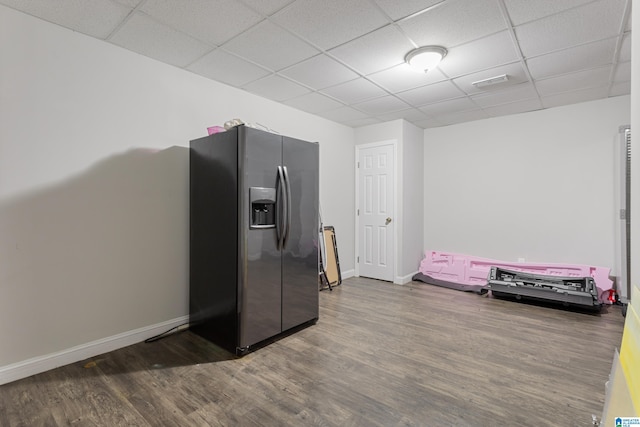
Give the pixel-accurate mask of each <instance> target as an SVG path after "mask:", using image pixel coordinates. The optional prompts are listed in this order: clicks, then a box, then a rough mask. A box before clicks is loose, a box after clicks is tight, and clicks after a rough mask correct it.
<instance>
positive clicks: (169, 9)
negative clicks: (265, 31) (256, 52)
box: [140, 0, 263, 45]
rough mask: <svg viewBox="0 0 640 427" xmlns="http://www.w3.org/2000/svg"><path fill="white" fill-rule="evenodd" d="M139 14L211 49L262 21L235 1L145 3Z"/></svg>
mask: <svg viewBox="0 0 640 427" xmlns="http://www.w3.org/2000/svg"><path fill="white" fill-rule="evenodd" d="M140 10H142V11H143V12H145V13H147V14H148V15H150V16H152V17H153V18H155V19H156V20H158V21H160V22H163V23H165V24H166V25H169V26H171V27H173V28H176V29H178V30H180V31H182V32H184V33H186V34H189V35H190V36H192V37H194V38H196V39H198V40H202V41H204V42H207V43H210V44H214V45H221V44H222V43H224V42H225V41H227V40H229V39H230V38H231V37H233V36H235V35H238V34H240V33H241V32H242V31H244V30H246V29H248V28H249V27H251V26H253V25H255V24H257V23H258V22H260V21H261V20H262V19H263V18H262V16H260V14H258V13H256V12H254V11H252V10H251V9H249V8H248V7H246V6H244V5H243V4H242V3H239V2H237V1H235V0H189V1H175V0H147V1H146V2H145V3H144V4H143V5H142V7H141V9H140Z"/></svg>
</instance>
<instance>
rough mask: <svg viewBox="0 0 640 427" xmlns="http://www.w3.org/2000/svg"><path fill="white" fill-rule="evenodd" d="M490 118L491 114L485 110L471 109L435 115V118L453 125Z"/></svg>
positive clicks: (444, 123)
mask: <svg viewBox="0 0 640 427" xmlns="http://www.w3.org/2000/svg"><path fill="white" fill-rule="evenodd" d="M487 118H489V115H488V114H487V113H485V112H484V111H483V110H469V111H460V112H455V113H449V114H443V115H441V116H434V119H435V120H437V121H438V122H440V123H442V124H443V125H453V124H456V123H463V122H471V121H474V120H482V119H487Z"/></svg>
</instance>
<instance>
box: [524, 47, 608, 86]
mask: <svg viewBox="0 0 640 427" xmlns="http://www.w3.org/2000/svg"><path fill="white" fill-rule="evenodd" d="M616 41H617V39H616V38H615V37H612V38H608V39H605V40H599V41H597V42H594V43H589V44H584V45H580V46H576V47H572V48H569V49H565V50H560V51H557V52H553V53H549V54H546V55H542V56H537V57H535V58H531V59H528V60H527V66H528V67H529V73H531V77H532V78H533V79H534V80H538V79H542V78H544V77H550V76H554V75H558V74H566V73H572V72H576V71H581V70H586V69H589V68H594V67H598V66H601V65H606V64H611V63H613V52H614V50H615V47H616Z"/></svg>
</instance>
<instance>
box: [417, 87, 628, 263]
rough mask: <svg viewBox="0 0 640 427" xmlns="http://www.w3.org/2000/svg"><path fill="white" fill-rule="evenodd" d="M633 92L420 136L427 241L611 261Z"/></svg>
mask: <svg viewBox="0 0 640 427" xmlns="http://www.w3.org/2000/svg"><path fill="white" fill-rule="evenodd" d="M629 120H630V114H629V97H628V96H622V97H616V98H609V99H605V100H600V101H593V102H586V103H581V104H575V105H569V106H564V107H557V108H552V109H548V110H542V111H536V112H530V113H525V114H517V115H512V116H505V117H498V118H494V119H488V120H481V121H475V122H469V123H464V124H459V125H454V126H447V127H442V128H435V129H428V130H426V131H425V134H424V138H425V139H424V141H425V151H424V171H425V176H424V182H425V201H424V224H425V225H424V227H425V230H424V245H425V248H426V249H433V250H443V251H452V252H462V253H467V254H472V255H477V256H483V257H488V258H497V259H502V260H506V261H516V260H517V259H518V258H520V257H522V258H525V260H526V261H532V262H535V261H540V262H565V263H579V264H592V265H599V266H605V267H610V268H614V265H615V263H614V253H615V247H614V246H615V237H614V230H615V223H616V221H617V220H618V219H617V218H618V217H617V215H618V207H617V206H616V205H615V202H614V201H615V188H616V180H617V179H618V176H617V175H616V174H615V173H614V166H615V161H616V160H615V159H614V152H615V144H616V143H617V141H618V137H619V135H618V127H619V126H620V125H623V124H626V123H628V122H629Z"/></svg>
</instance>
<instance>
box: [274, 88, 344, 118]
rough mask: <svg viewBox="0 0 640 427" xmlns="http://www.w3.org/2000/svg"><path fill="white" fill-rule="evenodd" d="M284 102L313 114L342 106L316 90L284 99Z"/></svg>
mask: <svg viewBox="0 0 640 427" xmlns="http://www.w3.org/2000/svg"><path fill="white" fill-rule="evenodd" d="M285 104H287V105H290V106H291V107H294V108H297V109H299V110H303V111H307V112H309V113H313V114H316V113H320V112H322V111H329V110H335V109H336V108H340V107H343V106H344V105H343V104H341V103H340V102H338V101H336V100H334V99H331V98H329V97H327V96H324V95H321V94H319V93H317V92H312V93H307V94H306V95H302V96H299V97H297V98H292V99H290V100H288V101H285Z"/></svg>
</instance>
